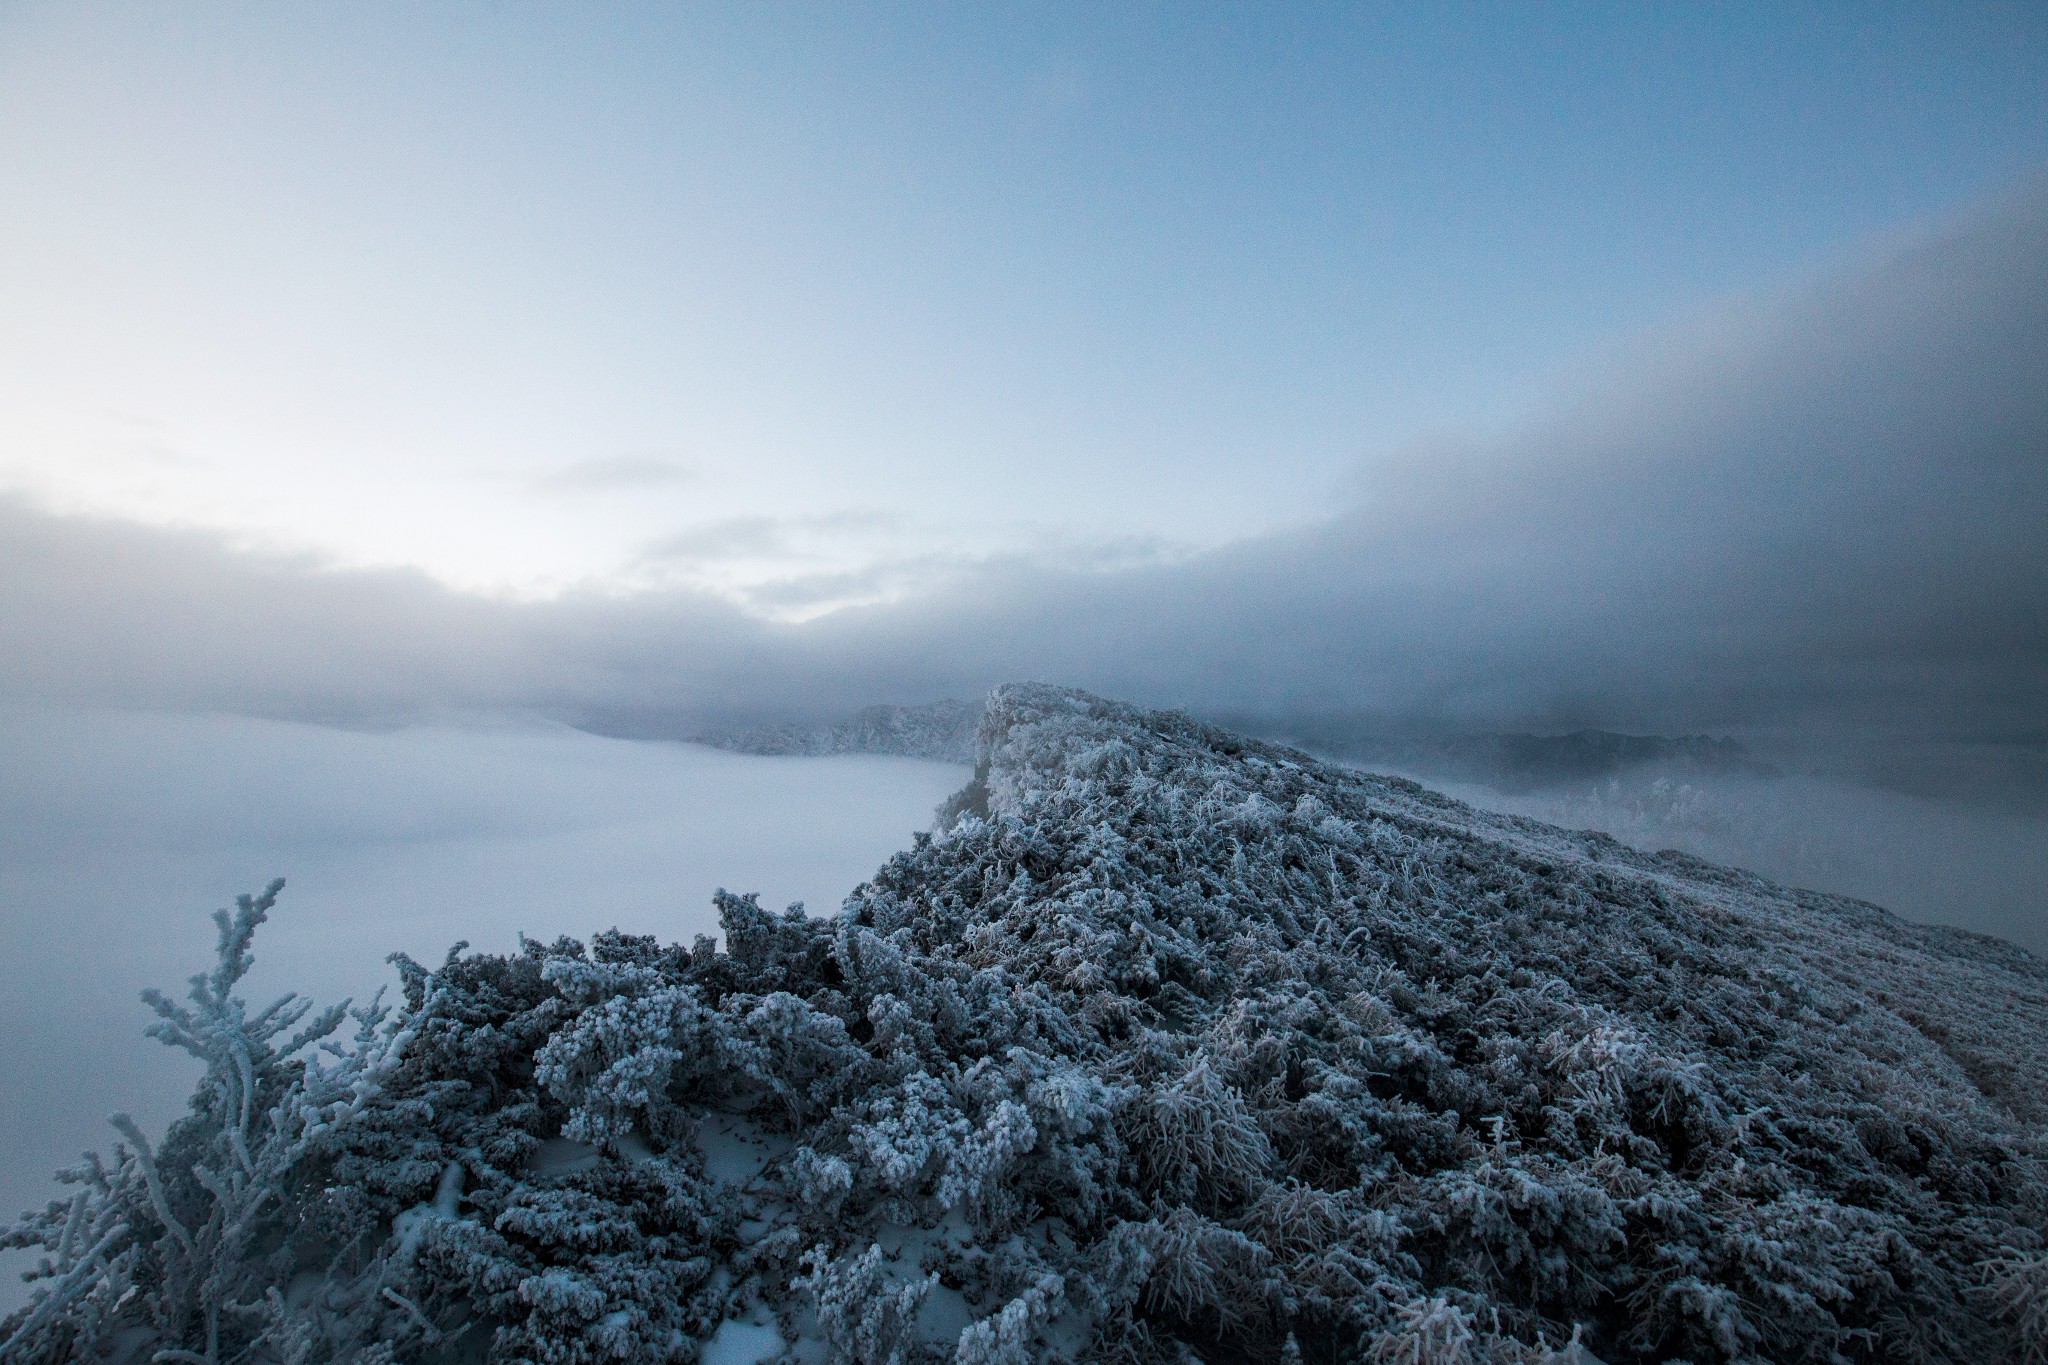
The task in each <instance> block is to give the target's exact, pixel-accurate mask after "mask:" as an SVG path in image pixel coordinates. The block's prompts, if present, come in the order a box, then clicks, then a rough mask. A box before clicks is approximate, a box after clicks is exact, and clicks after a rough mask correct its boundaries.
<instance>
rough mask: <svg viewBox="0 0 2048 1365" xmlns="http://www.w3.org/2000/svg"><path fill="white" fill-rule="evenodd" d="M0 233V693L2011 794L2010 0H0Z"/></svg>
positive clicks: (2045, 298) (2022, 717) (2019, 645)
mask: <svg viewBox="0 0 2048 1365" xmlns="http://www.w3.org/2000/svg"><path fill="white" fill-rule="evenodd" d="M0 190H4V192H0V298H4V299H5V300H6V301H7V306H6V307H5V308H0V584H4V585H5V590H4V591H0V701H6V702H8V703H11V704H19V705H24V706H29V707H53V706H54V707H76V708H88V709H89V708H100V709H102V710H106V709H112V710H117V711H135V712H153V713H160V714H171V715H198V714H227V715H236V716H242V717H252V718H264V719H268V720H275V721H285V722H294V723H314V724H326V725H341V726H348V727H355V728H358V729H378V728H383V729H391V728H394V727H402V726H406V725H420V724H430V725H438V724H446V723H461V724H472V723H486V722H487V723H490V724H512V723H532V724H540V725H559V724H563V723H567V724H570V725H572V726H580V727H583V728H585V729H587V730H591V731H596V732H599V733H603V734H608V735H613V736H625V737H640V738H678V737H687V736H690V735H693V734H697V733H699V732H700V731H701V730H702V729H703V728H704V727H705V726H707V725H712V724H723V723H731V722H736V721H737V722H744V721H766V720H782V719H792V718H801V717H805V716H810V717H829V716H835V715H840V714H844V713H845V712H847V711H849V710H851V709H853V708H854V707H857V706H861V705H865V704H870V703H876V702H919V701H926V700H932V699H936V698H939V697H945V696H954V697H971V696H975V695H978V694H980V693H982V692H984V691H985V690H986V689H987V688H989V687H991V686H994V685H996V684H999V683H1002V682H1006V681H1015V680H1021V679H1038V680H1044V681H1050V682H1054V683H1062V684H1070V685H1077V686H1083V687H1087V688H1090V689H1092V690H1095V691H1098V692H1101V693H1104V694H1107V695H1112V696H1117V697H1121V698H1125V699H1129V700H1132V701H1137V702H1141V703H1146V704H1153V705H1167V706H1182V707H1185V708H1188V709H1190V710H1192V711H1195V712H1197V713H1200V714H1204V715H1210V716H1230V717H1241V718H1245V719H1246V721H1247V723H1248V724H1250V725H1253V726H1254V727H1258V728H1265V729H1268V730H1281V731H1284V730H1285V729H1286V728H1287V727H1288V726H1289V725H1292V724H1296V723H1300V722H1303V721H1305V720H1313V721H1315V723H1316V725H1317V727H1318V728H1319V729H1322V730H1328V729H1329V728H1330V726H1331V725H1333V724H1334V725H1337V726H1339V727H1340V728H1341V727H1342V726H1343V725H1347V724H1348V725H1355V726H1358V727H1364V728H1372V727H1379V728H1383V729H1384V728H1396V729H1399V728H1406V729H1409V730H1415V729H1421V730H1431V729H1433V730H1436V731H1452V732H1460V733H1471V732H1497V731H1509V732H1531V733H1543V734H1555V733H1563V732H1567V731H1570V730H1573V729H1577V728H1582V727H1594V728H1602V729H1609V730H1617V731H1623V732H1627V733H1654V734H1673V735H1676V734H1694V733H1708V734H1715V735H1728V736H1734V737H1738V738H1740V739H1742V740H1743V741H1744V742H1745V743H1749V744H1751V745H1752V746H1753V747H1754V748H1755V750H1756V751H1757V752H1758V753H1760V754H1767V755H1769V756H1770V757H1771V759H1772V761H1774V762H1777V763H1778V764H1779V765H1780V767H1781V768H1783V769H1784V770H1785V771H1787V772H1791V773H1794V774H1796V775H1798V776H1800V777H1802V778H1804V777H1813V776H1817V777H1819V778H1823V779H1825V780H1826V781H1829V782H1837V781H1840V782H1851V783H1856V784H1862V785H1863V786H1865V787H1869V788H1871V789H1873V790H1882V791H1885V792H1889V793H1891V794H1893V795H1897V796H1902V797H1905V798H1910V800H1911V801H1931V802H1950V803H1954V802H1962V803H1965V804H1969V805H1973V806H1976V807H1980V808H1982V809H1983V810H1986V811H1990V812H1992V814H1994V815H1995V816H1996V818H1997V819H1998V820H2006V819H2011V818H2019V819H2023V820H2036V821H2039V820H2048V724H2044V722H2043V721H2042V717H2043V716H2048V384H2043V383H2042V382H2041V376H2042V375H2044V374H2048V18H2044V16H2043V12H2042V11H2041V10H2040V8H2039V7H2038V6H2024V5H2013V6H1998V5H1970V6H1962V5H1955V6H1919V7H1914V6H1879V5H1857V6H1848V5H1804V6H1803V5H1797V4H1787V5H1778V6H1770V7H1763V6H1694V7H1686V8H1684V9H1683V10H1680V9H1677V8H1675V7H1671V8H1646V7H1641V6H1608V7H1603V6H1595V5H1579V6H1571V5H1555V6H1544V7H1535V6H1519V5H1516V6H1497V7H1488V6H1471V7H1460V6H1430V7H1414V6H1407V7H1382V8H1375V7H1370V6H1327V7H1325V6H1312V5H1303V6H1297V7H1290V8H1288V9H1286V10H1284V11H1280V10H1272V9H1269V8H1265V7H1253V6H1204V5H1197V4H1178V5H1170V6H1169V5H1162V6H1156V7H1155V6H1144V5H1130V6H1121V7H1107V6H1086V5H1075V6H1060V5H1032V6H1006V7H996V6H979V7H975V6H950V7H938V6H902V7H893V6H886V5H874V6H861V7H850V6H817V7H806V6H797V5H790V6H774V7H768V6H752V7H716V8H714V7H701V8H700V7H687V6H674V5H663V6H652V7H646V8H636V7H633V6H629V5H617V6H607V7H603V8H601V9H597V10H591V9H587V8H577V9H570V8H562V7H542V6H523V5H504V4H494V5H488V6H463V5H447V6H436V7H431V8H425V9H423V8H420V7H412V6H395V5H393V6H380V5H374V4H372V5H348V6H333V7H322V6H318V5H303V6H293V7H289V8H279V7H275V6H255V5H250V6H233V5H220V4H204V3H201V4H192V5H184V6H178V7H164V6H140V5H132V6H104V5H93V4H81V5H69V6H31V5H17V6H11V7H0ZM22 780H24V781H27V780H31V779H30V778H24V779H22ZM1830 790H1833V789H1832V788H1830ZM1751 796H1754V793H1750V794H1749V795H1745V796H1743V797H1742V798H1741V799H1743V800H1749V799H1750V798H1751ZM164 799H166V800H170V799H174V797H173V796H171V795H170V794H168V793H167V794H166V795H165V796H164ZM1731 799H1734V798H1731ZM1759 799H1760V798H1759ZM1777 799H1779V798H1777V797H1774V798H1773V800H1777ZM1785 799H1790V798H1785ZM1818 799H1819V798H1816V800H1818ZM1828 800H1829V801H1830V802H1833V804H1832V805H1829V807H1828V808H1829V809H1830V810H1832V811H1835V812H1837V814H1835V815H1830V816H1828V817H1827V818H1828V819H1829V820H1830V821H1833V822H1834V823H1836V824H1839V825H1842V826H1844V827H1847V826H1848V825H1850V824H1854V823H1856V821H1857V819H1858V818H1860V817H1855V816H1853V815H1851V814H1842V812H1853V811H1855V810H1861V809H1865V807H1864V806H1859V805H1858V804H1857V802H1858V800H1860V798H1853V799H1852V798H1849V797H1844V798H1843V799H1842V800H1841V801H1834V800H1833V798H1832V797H1830V798H1828ZM1766 804H1768V803H1766ZM1822 804H1824V805H1826V804H1828V803H1827V802H1823V803H1822ZM1870 809H1875V808H1874V807H1871V808H1870ZM1921 809H1922V808H1921V807H1917V806H1910V805H1909V806H1886V807H1885V808H1884V814H1883V815H1882V818H1881V819H1880V818H1879V817H1877V816H1872V817H1871V818H1870V820H1866V821H1864V823H1865V824H1872V823H1873V822H1875V823H1876V824H1882V825H1883V826H1884V827H1885V828H1894V827H1901V828H1902V827H1904V826H1906V825H1911V824H1914V823H1915V821H1918V823H1919V826H1920V827H1921V828H1922V831H1923V839H1922V844H1923V845H1924V846H1926V847H1927V848H1930V849H1936V850H1939V849H1949V850H1951V851H1952V850H1953V849H1954V848H1956V847H1961V846H1962V844H1961V843H1958V842H1957V840H1955V839H1952V838H1950V837H1949V835H1947V834H1944V833H1943V832H1942V831H1943V830H1945V829H1949V828H1950V827H1951V826H1950V825H1949V824H1945V823H1944V821H1945V820H1946V819H1947V818H1948V817H1946V816H1937V815H1936V814H1934V813H1932V812H1931V808H1929V810H1928V811H1923V814H1924V815H1925V818H1924V819H1922V818H1921V817H1920V816H1916V815H1914V814H1912V812H1913V811H1919V810H1921ZM1736 823H1737V824H1738V825H1744V827H1747V825H1745V822H1744V821H1740V820H1738V821H1737V822H1736ZM1750 823H1753V822H1750ZM1873 827H1874V825H1873ZM2029 828H2030V829H2031V828H2032V827H2031V826H2030V827H2029ZM1998 829H2000V830H2006V826H2003V825H2000V826H1998ZM2036 832H2037V833H2038V832H2039V831H2036ZM2009 833H2010V832H2009V831H2008V832H2007V833H2000V834H1998V835H1997V836H1996V837H1997V838H2000V839H2007V840H2008V842H2009V841H2010V839H2009V837H2008V835H2009ZM1984 837H1985V838H1986V839H1989V838H1991V837H1992V836H1991V835H1985V836H1984ZM2012 837H2021V836H2012ZM2025 837H2032V836H2025ZM1967 842H1968V841H1967V840H1965V841H1963V843H1967ZM1901 846H1903V845H1901ZM1845 856H1846V855H1845ZM1930 856H1931V855H1930ZM1943 856H1949V855H1947V854H1944V855H1943ZM1790 865H1792V864H1788V866H1790ZM1928 865H1929V866H1934V865H1935V864H1932V863H1930V864H1928ZM1942 865H1946V864H1942ZM2016 866H2018V867H2019V868H2020V870H2019V871H2016V872H2014V873H2013V875H2012V876H2010V877H2004V876H2001V879H2000V887H2001V890H2000V891H1999V893H1998V894H1999V896H2000V897H2001V899H2000V902H1999V903H2000V904H2001V905H2004V906H2006V907H2007V909H2008V910H2010V911H2011V913H2012V914H2019V913H2021V909H2023V908H2024V907H2025V906H2027V905H2033V906H2035V907H2038V906H2039V905H2041V904H2042V903H2043V897H2048V874H2043V873H2041V872H2040V871H2039V870H2038V869H2035V870H2033V871H2027V870H2026V869H2027V868H2031V867H2032V866H2033V863H2032V862H2029V861H2028V860H2027V859H2026V858H2021V859H2019V860H2018V863H2017V864H2016ZM1852 880H1853V879H1852ZM1921 880H1922V881H1925V880H1926V877H1925V876H1924V875H1923V876H1922V878H1921ZM2015 888H2017V889H2015ZM1970 894H1975V892H1974V891H1973V892H1971V893H1970ZM2014 907H2019V908H2018V909H2015V908H2014ZM2001 913H2004V912H2001ZM2008 918H2009V916H2008Z"/></svg>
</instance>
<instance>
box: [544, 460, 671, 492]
mask: <svg viewBox="0 0 2048 1365" xmlns="http://www.w3.org/2000/svg"><path fill="white" fill-rule="evenodd" d="M700 477H702V476H701V475H699V474H698V472H697V471H696V470H694V469H692V468H690V467H689V466H688V465H685V464H680V463H678V462H677V461H674V460H664V459H658V458H655V457H652V456H646V455H612V456H606V457H603V458H600V459H590V460H578V461H576V462H575V463H573V464H568V465H563V466H561V467H560V468H558V469H553V470H550V471H548V472H547V473H545V474H540V475H537V476H535V477H534V479H533V480H532V486H533V487H534V488H535V489H536V490H538V491H540V492H543V493H551V494H561V493H612V492H637V491H639V490H641V489H646V488H665V487H671V486H673V485H676V484H686V483H695V482H696V481H697V480H698V479H699V478H700Z"/></svg>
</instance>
